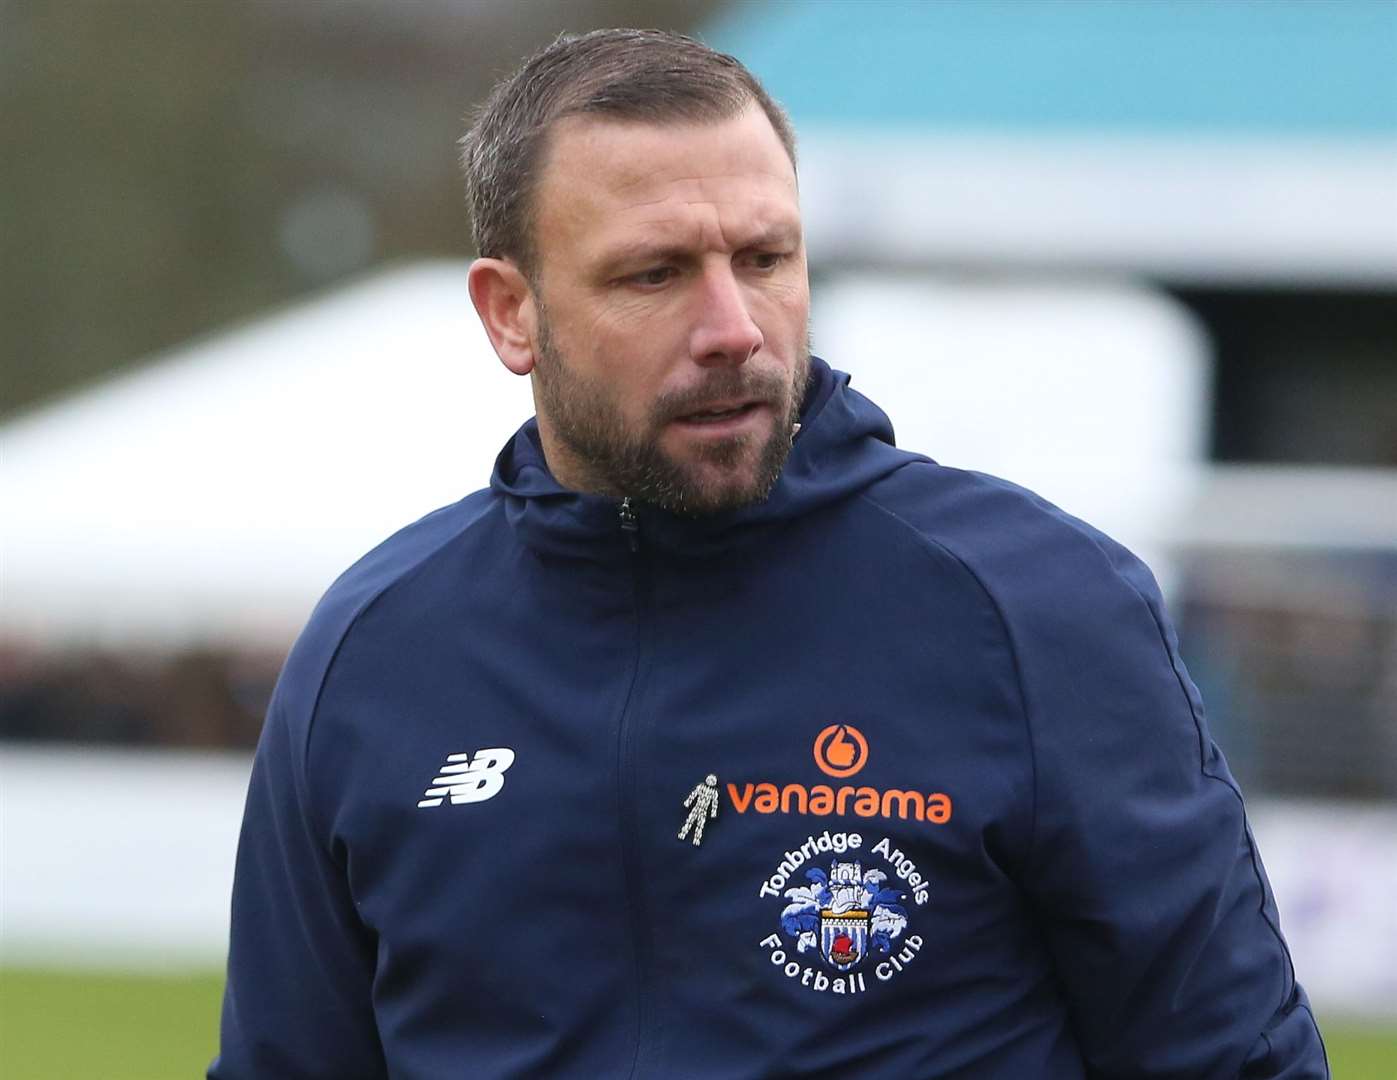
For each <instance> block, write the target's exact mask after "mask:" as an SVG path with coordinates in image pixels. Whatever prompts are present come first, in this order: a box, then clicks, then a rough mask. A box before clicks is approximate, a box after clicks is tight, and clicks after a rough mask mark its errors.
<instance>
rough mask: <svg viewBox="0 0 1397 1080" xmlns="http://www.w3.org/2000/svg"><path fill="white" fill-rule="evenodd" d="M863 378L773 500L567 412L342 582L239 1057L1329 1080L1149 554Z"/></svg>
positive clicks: (230, 1004)
mask: <svg viewBox="0 0 1397 1080" xmlns="http://www.w3.org/2000/svg"><path fill="white" fill-rule="evenodd" d="M847 383H848V379H847V376H843V375H840V374H839V373H837V372H832V371H831V370H830V369H829V368H828V367H826V366H825V365H824V364H823V363H821V362H818V361H817V362H816V363H815V366H814V371H813V373H812V378H811V385H810V390H809V393H808V394H807V398H806V403H805V409H804V413H803V426H802V429H801V431H800V433H799V435H798V437H797V438H796V441H795V445H794V449H793V451H792V454H791V457H790V460H789V462H788V464H787V466H786V468H785V471H784V473H783V475H782V478H781V480H780V482H779V483H778V485H777V487H776V489H775V491H774V492H773V494H772V495H771V497H770V498H769V499H768V500H766V501H765V502H764V503H762V504H760V505H757V506H753V507H750V508H747V509H744V510H741V511H738V512H735V513H732V514H728V515H724V516H720V517H718V518H713V519H706V520H701V521H685V520H681V519H678V518H675V517H672V516H670V515H668V514H666V513H663V512H661V511H659V510H656V509H654V508H652V507H648V506H644V505H642V506H637V507H631V508H629V509H630V510H631V511H632V512H631V513H626V514H622V513H620V507H619V505H618V503H617V502H616V501H615V500H609V499H605V498H600V497H592V496H582V495H577V494H574V493H571V492H567V491H564V490H563V489H561V488H560V487H559V486H558V484H557V483H556V482H555V481H554V480H553V478H552V477H551V476H550V474H549V472H548V470H547V468H546V467H545V464H544V459H543V455H542V452H541V449H540V446H539V442H538V433H537V429H536V427H535V425H534V423H533V422H530V423H528V424H526V425H525V426H524V427H523V428H522V429H521V430H520V432H519V433H518V434H517V435H516V436H515V437H514V439H513V440H512V442H511V443H510V444H509V445H508V446H507V447H506V448H505V450H504V451H503V452H502V454H501V455H500V458H499V460H498V463H497V467H496V471H495V474H494V477H493V479H492V481H491V485H490V487H489V489H487V490H485V491H481V492H477V493H476V494H473V495H471V496H469V497H467V498H465V499H463V500H462V501H461V502H459V503H457V504H456V505H454V506H451V507H448V508H446V509H444V510H441V511H438V512H436V513H434V514H431V515H429V516H428V517H426V518H424V519H422V520H421V521H419V522H417V523H416V524H414V525H412V526H410V527H408V528H407V529H404V530H403V531H402V532H400V533H398V534H397V535H396V536H394V537H393V538H391V539H390V540H388V541H387V542H386V543H385V544H383V545H382V546H380V547H379V548H377V549H376V550H375V551H373V552H371V553H370V554H369V555H367V556H366V557H365V558H364V559H363V560H361V561H360V562H359V563H358V564H357V565H356V566H355V567H353V568H352V569H351V570H349V571H348V572H347V573H346V574H345V575H344V576H343V577H342V578H341V579H340V580H339V581H338V582H337V583H336V584H335V585H334V586H333V588H331V589H330V591H329V593H328V594H327V595H326V597H325V598H324V600H323V601H322V602H321V604H320V605H319V607H318V608H317V609H316V612H315V614H314V616H313V617H312V619H311V621H310V625H309V626H308V627H307V629H306V631H305V632H304V634H303V635H302V637H301V639H300V641H299V642H298V643H297V645H296V647H295V649H294V650H293V652H292V654H291V657H290V659H289V660H288V661H287V664H286V668H285V671H284V673H283V675H282V678H281V680H280V683H279V685H278V687H277V691H276V694H275V698H274V700H273V703H272V706H271V709H270V713H269V715H268V718H267V723H266V727H265V730H264V732H263V735H262V741H261V745H260V747H259V750H258V753H257V759H256V764H255V767H254V770H253V776H252V783H251V788H250V791H249V793H248V802H247V813H246V820H245V823H244V827H243V835H242V841H241V844H240V847H239V852H238V864H237V883H236V886H235V889H234V896H233V930H232V945H231V955H230V958H229V969H228V970H229V982H228V989H227V995H226V999H225V1003H224V1011H223V1033H222V1052H221V1055H220V1057H219V1058H218V1060H217V1061H215V1063H214V1065H213V1066H212V1068H211V1070H210V1073H209V1075H210V1076H211V1077H214V1078H217V1080H252V1078H254V1077H255V1078H258V1080H267V1078H277V1080H300V1078H311V1077H323V1078H326V1080H331V1078H333V1080H356V1078H365V1080H367V1078H371V1077H372V1078H383V1077H387V1076H392V1077H394V1078H395V1080H428V1078H431V1080H439V1078H442V1077H479V1078H491V1080H493V1078H503V1077H578V1078H586V1080H596V1078H598V1077H608V1078H609V1077H632V1076H633V1077H696V1078H699V1077H701V1078H710V1077H712V1078H717V1077H722V1078H743V1077H817V1076H818V1077H835V1076H838V1077H850V1076H858V1077H896V1078H899V1080H909V1078H920V1077H975V1078H980V1080H983V1078H990V1077H1006V1078H1014V1080H1025V1078H1035V1077H1052V1078H1073V1077H1088V1076H1091V1077H1107V1076H1110V1077H1178V1078H1184V1077H1187V1078H1190V1080H1198V1078H1202V1077H1228V1078H1234V1077H1248V1078H1262V1077H1286V1078H1299V1077H1322V1076H1325V1075H1327V1069H1326V1066H1325V1061H1324V1052H1323V1048H1322V1046H1321V1043H1320V1038H1319V1033H1318V1031H1317V1030H1316V1028H1315V1024H1314V1020H1313V1018H1312V1016H1311V1015H1310V1010H1309V1006H1308V1003H1307V1001H1306V998H1305V994H1304V991H1303V990H1302V989H1301V988H1300V986H1299V985H1298V984H1297V983H1296V981H1295V978H1294V974H1293V971H1292V968H1291V963H1290V958H1289V955H1288V953H1287V950H1286V946H1285V942H1284V941H1283V939H1282V937H1281V933H1280V929H1279V925H1278V921H1277V914H1276V908H1275V904H1274V902H1273V899H1272V896H1271V891H1270V888H1269V886H1268V884H1267V881H1266V877H1265V874H1264V872H1263V871H1262V867H1261V861H1260V858H1259V856H1258V854H1257V850H1256V846H1255V844H1254V842H1253V840H1252V836H1251V834H1250V832H1249V830H1248V828H1247V822H1246V818H1245V815H1244V813H1243V805H1242V799H1241V796H1240V794H1239V793H1238V790H1237V786H1236V784H1235V782H1234V781H1233V779H1232V777H1231V775H1230V774H1229V772H1228V769H1227V766H1226V764H1225V763H1224V761H1223V758H1222V755H1221V754H1220V753H1219V752H1218V749H1217V747H1216V746H1215V745H1214V744H1213V743H1212V741H1211V739H1210V738H1209V735H1208V729H1207V726H1206V725H1205V723H1204V720H1203V713H1202V707H1201V704H1200V702H1199V700H1198V694H1197V691H1196V690H1195V689H1194V686H1193V684H1192V683H1191V682H1190V681H1189V679H1188V676H1187V674H1186V673H1185V671H1184V668H1183V665H1182V664H1181V663H1180V661H1179V657H1178V653H1177V650H1176V642H1175V636H1174V632H1173V630H1172V629H1171V627H1170V625H1169V622H1168V620H1167V618H1166V617H1165V615H1164V612H1163V609H1162V607H1161V604H1160V599H1159V595H1158V592H1157V590H1156V588H1155V585H1154V582H1153V580H1152V579H1151V577H1150V574H1149V572H1148V571H1147V570H1146V569H1145V568H1144V567H1143V566H1142V565H1141V564H1140V563H1139V562H1138V561H1136V560H1135V559H1134V558H1133V557H1132V556H1131V555H1130V554H1129V553H1127V552H1126V551H1125V550H1124V549H1122V548H1121V547H1120V546H1118V545H1117V544H1115V543H1113V542H1112V541H1111V540H1109V539H1107V538H1106V537H1105V536H1103V535H1102V534H1100V533H1099V532H1096V531H1095V530H1093V529H1091V528H1090V527H1088V526H1086V525H1084V524H1082V523H1081V522H1080V521H1077V520H1075V519H1073V518H1071V517H1068V516H1067V515H1066V514H1064V513H1062V512H1061V511H1059V510H1057V509H1056V508H1054V507H1052V506H1050V505H1048V504H1047V503H1045V502H1044V501H1042V500H1041V499H1039V498H1037V497H1035V496H1034V495H1032V494H1030V493H1028V492H1026V491H1023V490H1022V489H1020V488H1016V487H1014V486H1012V485H1010V484H1007V483H1004V482H1002V481H999V480H995V479H992V478H989V477H985V476H981V475H977V474H973V473H966V472H961V471H957V470H953V469H948V468H943V467H941V466H938V465H936V464H934V463H933V462H931V461H930V460H928V459H926V458H924V457H920V456H917V455H915V454H910V453H906V452H903V451H901V450H898V449H896V448H895V447H894V445H893V440H892V431H891V428H890V426H889V424H888V421H887V418H886V417H885V416H884V415H883V413H882V412H880V411H879V410H878V409H877V408H876V407H875V406H874V405H873V404H871V403H870V402H869V401H868V400H867V399H865V398H863V397H862V396H861V395H859V394H857V393H856V392H854V391H853V390H851V389H850V388H849V387H848V385H847ZM710 775H711V777H712V780H711V781H710V780H709V779H708V778H709V777H710ZM686 804H687V805H686ZM700 822H701V823H702V825H703V830H704V831H703V833H702V841H701V843H699V844H695V843H694V842H693V841H694V834H695V833H696V832H697V831H698V827H699V823H700ZM681 830H682V831H684V832H685V834H686V835H685V837H684V838H683V839H680V837H679V836H678V833H679V832H680V831H681Z"/></svg>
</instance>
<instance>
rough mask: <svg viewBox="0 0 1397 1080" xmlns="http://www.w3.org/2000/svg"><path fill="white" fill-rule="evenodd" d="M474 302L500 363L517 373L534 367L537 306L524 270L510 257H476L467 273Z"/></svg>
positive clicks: (472, 301) (524, 372) (525, 372)
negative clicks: (510, 259) (509, 258)
mask: <svg viewBox="0 0 1397 1080" xmlns="http://www.w3.org/2000/svg"><path fill="white" fill-rule="evenodd" d="M467 282H468V284H469V287H470V294H471V303H473V304H474V305H475V311H476V314H477V315H479V316H480V321H481V322H482V323H483V324H484V325H485V332H486V333H487V334H489V335H490V344H491V345H493V346H494V347H495V354H496V355H497V356H498V357H499V358H500V363H502V364H504V366H505V367H507V368H509V370H510V371H512V372H514V374H516V375H527V374H529V372H531V371H532V370H533V368H534V359H535V355H534V342H535V341H536V340H537V332H538V317H537V312H538V307H537V304H536V303H535V301H534V293H533V290H532V289H531V288H530V287H529V281H528V279H527V278H526V277H525V276H524V274H523V271H521V270H520V269H519V267H517V266H515V265H514V263H512V262H510V261H509V260H508V259H476V260H475V262H473V263H471V268H470V273H469V275H468V277H467Z"/></svg>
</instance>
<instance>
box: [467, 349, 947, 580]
mask: <svg viewBox="0 0 1397 1080" xmlns="http://www.w3.org/2000/svg"><path fill="white" fill-rule="evenodd" d="M926 460H928V459H927V458H925V457H922V456H921V455H918V454H910V453H907V452H905V451H902V450H899V449H898V448H897V446H896V444H895V443H894V441H893V428H892V422H891V421H890V420H889V419H888V417H887V415H886V414H885V413H884V412H883V410H882V409H880V408H879V407H878V406H877V405H875V404H874V403H873V402H871V401H870V400H869V399H868V398H866V397H864V396H863V395H862V394H860V393H859V392H858V391H857V390H854V389H852V388H851V387H850V385H849V376H848V375H847V374H845V373H844V372H842V371H835V370H834V369H832V368H831V367H830V366H829V365H828V364H826V363H825V362H824V361H823V360H821V359H820V358H819V357H813V356H812V357H811V359H810V379H809V382H808V384H807V387H806V393H805V401H804V404H803V405H802V406H801V411H800V430H799V432H797V433H796V437H795V441H794V443H793V444H792V446H791V454H790V456H789V457H788V458H787V459H786V465H785V467H784V468H783V469H782V471H781V477H780V479H779V480H777V482H776V486H775V487H774V488H773V489H772V491H771V494H770V495H769V496H767V498H766V499H764V500H763V501H761V502H759V503H754V504H752V505H751V506H745V507H742V508H741V509H738V510H734V511H730V512H727V513H722V514H714V515H710V516H706V517H701V518H687V517H681V516H678V515H675V514H672V513H669V512H668V511H665V510H662V509H660V508H659V507H657V506H653V505H650V504H648V503H642V502H635V503H633V504H632V505H633V508H634V510H635V514H636V518H637V523H638V525H639V535H640V537H641V540H640V542H641V543H642V544H644V545H645V546H646V547H647V548H650V547H659V548H662V549H664V550H667V551H670V552H672V553H675V554H681V555H691V556H696V557H701V556H704V555H709V554H716V553H718V552H720V551H722V550H725V549H727V548H730V547H732V546H734V545H737V544H742V543H745V542H747V541H748V540H750V539H752V538H755V537H756V536H758V535H760V534H761V533H763V532H764V531H766V530H768V529H770V528H773V527H777V526H779V525H781V524H782V523H784V522H787V521H790V520H792V519H794V518H798V517H802V516H804V515H806V514H809V513H811V512H813V511H816V510H819V509H820V508H821V507H824V506H828V505H829V504H831V503H835V502H838V501H840V500H842V499H846V498H848V497H850V496H851V495H853V494H855V493H857V492H859V491H862V490H863V489H865V488H867V487H869V486H870V485H872V484H873V483H875V482H877V481H878V480H880V479H882V478H883V477H885V476H887V475H888V474H889V473H891V472H893V471H895V470H897V469H899V468H901V467H902V466H904V465H907V464H909V463H911V462H914V461H926ZM490 488H491V490H492V491H494V492H495V493H496V494H497V495H499V496H501V497H502V498H503V500H504V504H505V513H506V515H507V517H508V519H509V522H510V524H511V525H512V526H513V527H514V528H515V530H516V531H517V533H518V534H519V536H520V537H521V539H522V540H523V541H524V542H525V543H526V544H528V545H529V546H530V547H532V548H535V549H537V550H539V551H542V552H547V553H550V554H555V555H562V556H572V557H582V558H599V557H601V558H606V557H608V556H611V557H619V556H620V555H621V554H623V553H624V552H625V550H626V548H627V544H626V542H625V534H624V533H623V531H622V530H621V525H620V500H619V499H616V498H611V497H608V496H600V495H583V494H579V493H578V492H575V491H569V490H567V489H565V488H563V487H562V486H560V485H559V484H558V482H557V481H556V480H555V479H554V478H553V474H552V473H551V472H549V470H548V464H547V462H546V461H545V459H544V455H543V445H542V443H541V442H540V439H539V433H538V421H537V419H535V418H531V419H530V420H528V421H527V422H526V423H525V424H524V426H523V427H521V428H520V429H519V430H518V431H517V432H516V433H515V434H514V437H513V438H512V439H510V441H509V443H507V444H506V446H505V448H504V449H503V450H502V451H501V452H500V455H499V457H498V458H497V459H496V460H495V471H494V474H493V475H492V476H491V478H490Z"/></svg>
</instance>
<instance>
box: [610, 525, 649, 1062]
mask: <svg viewBox="0 0 1397 1080" xmlns="http://www.w3.org/2000/svg"><path fill="white" fill-rule="evenodd" d="M617 514H618V517H619V518H620V525H621V531H622V533H623V534H624V535H625V537H626V544H627V547H629V549H630V552H631V560H630V563H631V580H632V586H633V593H632V602H633V605H634V611H635V667H634V669H633V671H632V673H631V685H630V688H629V690H628V691H627V693H626V701H625V704H624V705H623V706H622V708H621V716H620V721H619V723H618V725H617V733H616V783H617V795H618V803H617V805H618V808H619V810H620V822H619V825H620V834H621V868H622V873H623V875H624V877H625V881H626V897H627V906H628V907H629V909H630V927H631V947H632V958H633V960H634V970H635V1056H634V1058H633V1059H632V1061H631V1069H630V1076H631V1077H636V1076H644V1075H645V1074H646V1068H645V1059H646V1056H647V1049H648V1050H649V1052H650V1056H651V1057H653V1054H654V1049H653V1047H652V1046H649V1043H650V1042H652V1041H653V1040H654V1037H655V1034H656V1032H655V1031H654V1030H653V1029H654V1026H655V1025H654V1019H653V1007H654V1002H653V993H652V991H651V984H652V983H653V981H654V978H653V974H652V971H653V960H652V943H651V933H650V916H649V912H648V908H647V905H646V902H645V895H644V888H645V881H644V875H643V873H642V867H641V859H640V844H641V828H640V822H639V820H638V819H639V811H638V808H637V801H638V795H637V792H636V783H637V777H638V770H637V768H636V740H637V730H636V729H637V727H638V721H637V719H636V717H635V716H634V712H635V709H636V704H637V697H638V695H639V692H640V688H641V687H642V686H643V684H644V679H645V674H646V655H645V643H646V640H647V635H646V625H645V623H646V616H647V612H648V610H649V606H648V600H649V598H648V591H649V590H648V584H649V582H648V574H647V567H646V564H645V561H644V558H643V556H642V555H641V553H640V519H639V517H638V516H637V514H636V511H635V507H634V506H633V505H632V504H631V500H630V499H629V498H626V499H622V500H621V505H620V507H619V508H618V510H617Z"/></svg>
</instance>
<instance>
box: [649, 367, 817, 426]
mask: <svg viewBox="0 0 1397 1080" xmlns="http://www.w3.org/2000/svg"><path fill="white" fill-rule="evenodd" d="M790 394H791V386H790V383H789V382H788V381H787V379H785V378H783V377H782V376H781V375H780V374H778V373H776V372H764V371H741V370H740V371H731V370H729V371H720V372H715V373H714V374H713V375H711V376H709V377H708V378H706V379H705V380H704V381H703V382H701V383H699V384H698V385H697V386H692V387H686V388H684V389H683V390H671V391H669V392H667V393H664V394H661V395H660V397H659V398H658V399H657V400H656V402H655V407H654V409H653V414H654V416H655V418H656V421H657V423H660V424H666V423H668V422H669V421H671V420H677V419H679V418H680V417H681V416H689V415H692V414H693V413H696V412H703V411H704V410H706V409H708V408H711V407H712V406H714V405H716V404H719V403H723V404H731V403H732V402H735V401H741V402H746V403H759V404H765V405H778V404H780V403H782V402H784V401H785V400H786V399H787V398H789V396H790Z"/></svg>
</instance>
